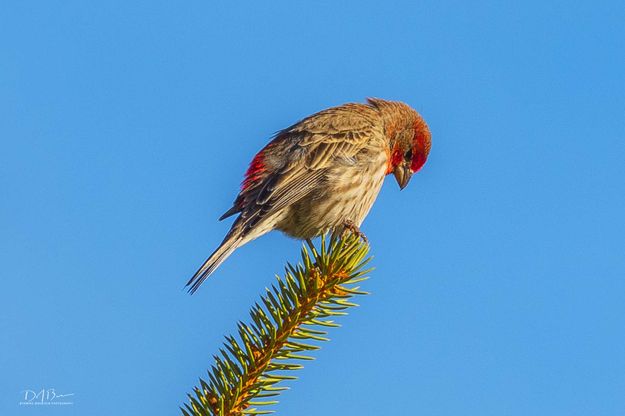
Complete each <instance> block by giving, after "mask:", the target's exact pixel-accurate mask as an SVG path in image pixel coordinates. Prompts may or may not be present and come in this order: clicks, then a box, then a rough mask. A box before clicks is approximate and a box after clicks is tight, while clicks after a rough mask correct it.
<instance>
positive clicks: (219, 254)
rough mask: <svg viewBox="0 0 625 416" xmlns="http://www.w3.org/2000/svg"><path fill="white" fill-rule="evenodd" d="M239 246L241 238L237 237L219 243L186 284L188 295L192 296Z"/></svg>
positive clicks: (228, 237) (230, 236)
mask: <svg viewBox="0 0 625 416" xmlns="http://www.w3.org/2000/svg"><path fill="white" fill-rule="evenodd" d="M240 245H241V238H240V237H239V236H234V235H229V236H227V237H226V239H225V240H224V241H223V242H222V243H221V245H220V246H219V247H217V250H215V251H214V252H213V254H211V255H210V257H209V258H208V259H206V261H205V262H204V264H202V267H200V268H199V269H198V271H197V272H195V274H194V275H193V277H192V278H191V279H189V281H188V282H187V284H186V285H185V287H188V288H189V293H191V294H194V293H195V291H196V290H198V288H199V287H200V285H201V284H202V283H203V282H204V280H206V279H207V278H208V276H210V275H211V274H212V273H213V272H214V271H215V269H217V267H219V265H221V263H223V262H224V260H226V259H227V258H228V256H230V255H231V254H232V252H233V251H234V250H236V249H237V248H238V247H239V246H240Z"/></svg>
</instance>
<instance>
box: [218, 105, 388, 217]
mask: <svg viewBox="0 0 625 416" xmlns="http://www.w3.org/2000/svg"><path fill="white" fill-rule="evenodd" d="M375 121H376V120H375V113H374V110H372V109H371V108H370V107H369V106H366V105H362V104H348V105H345V106H341V107H336V108H332V109H329V110H325V111H322V112H320V113H317V114H315V115H313V116H310V117H308V118H306V119H304V120H302V121H300V122H298V123H297V124H295V125H293V126H291V127H289V128H287V129H285V130H283V131H281V132H280V133H278V135H277V136H276V138H275V139H274V140H273V141H271V142H270V143H269V144H268V145H267V146H266V147H265V148H264V149H262V150H261V151H260V152H259V153H258V154H257V155H256V157H255V158H254V160H253V161H252V164H251V165H250V169H248V172H247V173H246V178H245V180H244V182H243V189H242V190H241V192H240V194H239V195H238V197H237V199H236V200H235V203H234V206H233V208H231V209H230V210H229V211H228V212H226V214H224V217H222V218H225V217H226V216H229V215H233V214H235V213H237V212H241V213H242V214H241V218H240V220H241V221H242V224H245V226H244V228H245V229H250V228H251V227H253V226H254V225H255V224H257V223H258V222H259V221H261V220H262V219H264V218H268V217H270V216H271V215H273V214H274V213H277V212H278V211H280V210H281V209H283V208H284V207H286V206H288V205H291V204H293V203H295V202H297V201H299V200H300V199H301V198H303V197H305V196H306V195H308V194H309V193H310V192H311V191H312V190H313V189H315V188H316V187H318V186H319V184H320V182H321V181H322V180H324V174H325V173H326V172H327V170H328V168H330V167H332V166H334V164H335V163H336V161H337V159H342V160H343V161H344V162H346V163H348V162H349V161H350V160H352V161H353V160H354V157H355V156H356V154H357V153H358V152H359V151H360V150H361V149H362V148H363V147H365V146H366V144H367V143H368V141H369V140H371V138H372V136H373V135H374V134H379V132H378V130H376V129H377V128H378V127H376V126H377V125H376V123H375Z"/></svg>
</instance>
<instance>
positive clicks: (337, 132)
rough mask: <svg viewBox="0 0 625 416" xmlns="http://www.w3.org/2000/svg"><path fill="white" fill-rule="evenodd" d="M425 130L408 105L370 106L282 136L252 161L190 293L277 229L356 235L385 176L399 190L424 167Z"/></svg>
mask: <svg viewBox="0 0 625 416" xmlns="http://www.w3.org/2000/svg"><path fill="white" fill-rule="evenodd" d="M430 143H431V142H430V131H429V129H428V126H427V124H426V123H425V121H424V120H423V118H422V117H421V116H420V115H419V114H418V113H417V112H416V111H414V110H413V109H412V108H410V107H409V106H408V105H406V104H404V103H400V102H395V101H385V100H381V99H369V100H368V102H367V104H344V105H342V106H339V107H333V108H329V109H327V110H323V111H320V112H318V113H316V114H313V115H312V116H309V117H307V118H305V119H303V120H301V121H299V122H297V123H296V124H294V125H292V126H291V127H288V128H286V129H284V130H282V131H280V132H279V133H278V134H277V135H276V136H275V138H274V139H273V140H272V141H271V142H269V143H268V144H267V145H266V146H265V147H264V148H263V149H262V150H261V151H260V152H258V154H257V155H256V156H255V157H254V159H253V160H252V163H251V164H250V167H249V169H248V170H247V172H246V174H245V179H244V180H243V184H242V189H241V192H240V193H239V195H238V196H237V198H236V199H235V201H234V204H233V206H232V208H230V209H229V210H228V211H227V212H226V213H225V214H224V215H223V216H222V217H221V218H220V220H222V219H224V218H227V217H229V216H231V215H235V214H239V216H238V217H237V219H236V220H235V221H234V224H233V225H232V228H231V229H230V231H229V232H228V234H227V235H226V237H225V238H224V240H223V242H222V243H221V245H220V246H219V247H218V248H217V250H215V252H214V253H213V254H211V256H210V257H209V258H208V259H207V260H206V261H205V262H204V264H203V265H202V267H200V269H199V270H198V271H197V272H196V273H195V275H194V276H193V277H192V278H191V279H190V280H189V282H188V283H187V286H190V288H189V291H190V292H192V293H193V292H195V291H196V290H197V289H198V288H199V286H200V285H201V284H202V282H203V281H204V280H205V279H206V278H207V277H208V276H209V275H210V274H211V273H212V272H213V271H214V270H215V269H216V268H217V267H218V266H219V265H220V264H221V263H222V262H223V261H224V260H225V259H226V258H227V257H228V256H229V255H230V254H232V252H233V251H234V250H235V249H236V248H238V247H240V246H242V245H243V244H246V243H248V242H249V241H251V240H253V239H255V238H257V237H260V236H261V235H263V234H266V233H267V232H269V231H271V230H274V229H277V230H280V231H283V232H284V233H286V234H287V235H289V236H292V237H295V238H300V239H311V238H313V237H316V236H318V235H320V234H323V233H324V232H326V231H328V230H334V231H336V230H340V229H342V228H343V227H346V226H348V227H350V228H355V229H358V227H360V224H361V223H362V221H363V220H364V218H365V217H366V216H367V214H368V213H369V210H370V209H371V206H372V205H373V202H374V201H375V199H376V197H377V195H378V193H379V191H380V188H381V187H382V183H383V181H384V177H385V176H386V175H387V174H390V173H393V174H394V175H395V178H396V180H397V182H398V183H399V186H400V188H402V189H403V188H404V187H405V186H406V185H407V183H408V181H409V179H410V176H411V175H412V174H413V173H414V172H416V171H418V170H419V169H420V168H421V167H422V166H423V164H424V163H425V161H426V159H427V156H428V154H429V151H430Z"/></svg>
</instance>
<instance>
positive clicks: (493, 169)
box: [0, 0, 625, 416]
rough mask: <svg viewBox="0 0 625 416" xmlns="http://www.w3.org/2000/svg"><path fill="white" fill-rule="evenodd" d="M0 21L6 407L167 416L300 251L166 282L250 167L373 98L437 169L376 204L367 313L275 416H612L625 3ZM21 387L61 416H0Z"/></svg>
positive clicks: (86, 12)
mask: <svg viewBox="0 0 625 416" xmlns="http://www.w3.org/2000/svg"><path fill="white" fill-rule="evenodd" d="M8 3H9V2H5V3H4V4H3V5H2V7H1V11H0V16H1V17H0V52H1V54H0V55H1V60H0V140H1V144H2V146H1V152H0V181H1V189H2V191H1V192H2V197H1V198H0V232H1V235H2V238H1V239H0V262H1V264H2V267H1V273H2V285H3V288H2V291H1V292H0V304H1V305H2V306H1V310H2V312H1V313H0V331H1V338H0V414H2V415H26V414H28V415H31V414H38V415H44V414H45V415H48V414H50V415H67V416H69V415H90V416H100V415H102V416H104V415H107V416H108V415H131V414H132V415H138V414H146V415H147V414H150V415H171V414H176V413H177V411H178V410H177V406H178V405H179V404H181V403H182V402H183V401H184V399H185V393H186V392H188V391H190V389H191V387H192V386H193V385H195V383H196V382H197V378H198V377H199V376H201V375H204V374H205V369H206V368H207V367H208V366H209V365H210V364H211V363H212V359H211V354H212V353H214V352H216V350H217V348H218V347H219V346H220V344H221V342H222V339H223V338H222V337H223V336H224V335H225V334H229V333H231V332H232V331H233V330H234V328H235V326H234V325H235V322H236V321H237V320H239V319H247V313H248V309H249V306H250V305H251V304H252V303H253V302H254V301H255V300H256V299H257V297H258V296H259V294H260V293H261V292H263V290H264V288H265V287H266V286H267V285H269V284H271V283H272V282H273V275H274V273H279V272H280V271H281V270H282V267H283V264H284V263H285V261H286V260H295V259H297V257H298V252H299V248H300V243H299V242H297V241H295V240H291V239H289V238H286V237H284V236H282V235H280V234H279V233H272V234H270V235H267V236H265V237H263V238H262V239H260V240H257V241H255V242H254V243H253V244H249V245H248V246H245V247H244V248H242V249H240V250H239V251H238V252H236V253H235V254H234V255H233V256H232V257H231V258H230V259H229V260H228V261H227V262H226V263H225V264H224V265H223V267H222V268H221V269H219V271H218V272H217V273H216V274H215V275H214V276H213V277H212V278H211V279H210V280H209V281H207V282H206V284H205V285H204V286H203V287H202V289H201V290H200V291H199V293H198V294H197V295H196V296H193V297H190V296H188V295H187V294H186V293H185V292H183V291H182V290H181V288H182V286H183V284H184V282H185V281H186V280H187V279H188V278H189V276H190V275H191V274H192V273H193V272H194V271H195V270H196V268H197V267H198V266H199V265H200V263H201V262H202V261H203V260H204V259H205V257H206V256H207V255H208V254H209V253H210V252H211V250H212V249H213V248H214V247H215V246H216V244H217V243H219V242H220V241H221V239H222V237H223V235H224V234H225V232H226V231H227V229H228V227H229V222H228V221H226V222H223V223H220V222H218V221H217V218H218V217H219V216H220V215H221V214H222V213H223V212H224V211H225V210H226V209H227V208H229V207H230V203H231V202H232V200H233V198H234V197H235V195H236V192H237V189H238V185H239V183H240V181H241V179H242V175H243V172H244V171H245V169H246V166H247V163H248V162H249V160H250V159H251V157H252V156H253V155H254V153H255V152H256V151H257V150H258V149H259V148H261V147H262V146H263V144H264V143H265V142H266V141H267V140H268V138H269V137H270V136H271V135H272V133H273V132H275V131H276V130H278V129H280V128H283V127H286V126H288V125H290V124H291V123H293V122H294V121H296V120H298V119H300V118H301V117H303V116H306V115H308V114H310V113H313V112H315V111H317V110H320V109H322V108H325V107H329V106H332V105H337V104H341V103H344V102H349V101H362V100H364V99H365V97H367V96H377V97H383V98H388V99H398V100H402V101H405V102H407V103H409V104H411V105H412V106H414V107H415V108H416V109H417V110H418V111H420V112H421V113H422V114H423V116H424V117H425V118H426V120H427V121H428V123H429V125H430V127H431V130H432V135H433V146H432V153H431V155H430V159H429V161H428V163H427V165H426V167H425V168H424V169H423V171H422V172H420V173H419V174H418V175H416V176H415V177H414V178H413V181H412V182H411V184H410V186H409V187H408V188H407V189H405V190H404V191H402V192H399V189H398V187H397V185H396V184H395V183H394V181H393V180H388V181H387V183H386V184H385V186H384V189H383V191H382V193H381V195H380V197H379V198H378V201H377V203H376V205H375V206H374V208H373V210H372V212H371V214H370V215H369V217H368V218H367V220H366V221H365V223H364V225H363V230H364V231H365V232H366V233H367V235H368V237H369V239H370V241H371V245H372V252H373V254H374V255H375V260H374V265H375V267H376V270H375V272H374V273H373V275H372V279H371V280H369V281H368V282H367V283H366V285H365V286H366V288H367V289H368V290H370V291H371V292H372V293H373V294H372V295H371V296H368V297H366V298H363V299H361V301H360V303H361V307H360V308H358V309H356V310H354V311H353V313H351V314H350V316H348V317H346V318H345V319H343V320H342V323H343V324H344V326H343V328H340V329H338V330H335V331H333V332H332V334H331V338H332V342H330V343H327V344H326V345H324V346H323V349H322V350H321V351H319V353H318V354H316V356H317V358H318V359H317V360H316V361H314V362H311V363H307V365H306V368H305V369H304V370H303V371H301V372H300V376H301V379H300V380H298V381H296V382H293V383H290V386H291V387H292V389H291V390H290V391H289V392H287V393H286V394H284V395H283V396H282V398H281V403H280V404H279V405H278V406H277V407H276V409H277V410H278V412H279V413H278V414H280V415H319V414H324V415H341V416H347V415H369V414H378V415H459V414H462V415H480V416H483V415H550V416H551V415H567V416H571V415H584V416H586V415H623V414H625V394H623V393H624V392H625V331H624V328H625V250H624V247H625V237H624V236H625V220H624V218H623V214H624V212H625V140H624V138H625V58H624V56H625V47H624V45H625V30H624V28H623V27H624V26H623V22H625V6H623V2H620V1H614V2H601V1H593V2H565V1H562V2H544V1H536V2H523V3H522V4H511V3H509V4H504V2H494V1H492V2H463V1H458V2H446V3H443V2H439V1H420V2H407V1H405V2H397V3H393V2H387V3H384V2H380V1H358V2H356V1H352V2H334V1H325V2H314V4H313V2H309V3H308V4H304V3H299V4H295V3H294V2H287V1H281V2H251V1H249V2H226V1H223V2H207V1H190V2H153V1H150V2H148V1H144V2H128V1H109V2H99V3H96V2H86V1H70V0H66V1H14V2H10V3H12V4H8ZM261 3H264V4H261ZM40 388H55V389H56V390H57V392H62V393H68V392H69V393H75V396H74V402H75V404H74V405H73V406H62V407H57V408H51V407H48V408H38V409H33V408H25V407H20V406H18V402H19V400H20V395H21V393H20V391H21V390H24V389H40Z"/></svg>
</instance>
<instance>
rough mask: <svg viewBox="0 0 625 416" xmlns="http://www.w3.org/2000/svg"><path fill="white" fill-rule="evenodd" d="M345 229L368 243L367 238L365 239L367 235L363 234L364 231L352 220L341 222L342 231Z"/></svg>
mask: <svg viewBox="0 0 625 416" xmlns="http://www.w3.org/2000/svg"><path fill="white" fill-rule="evenodd" d="M345 231H350V232H351V233H352V234H355V235H357V236H358V237H360V239H362V241H364V242H365V243H369V239H367V236H366V235H365V233H363V232H362V231H360V228H358V226H357V225H356V224H355V223H354V221H352V220H345V221H344V222H343V233H345Z"/></svg>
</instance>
